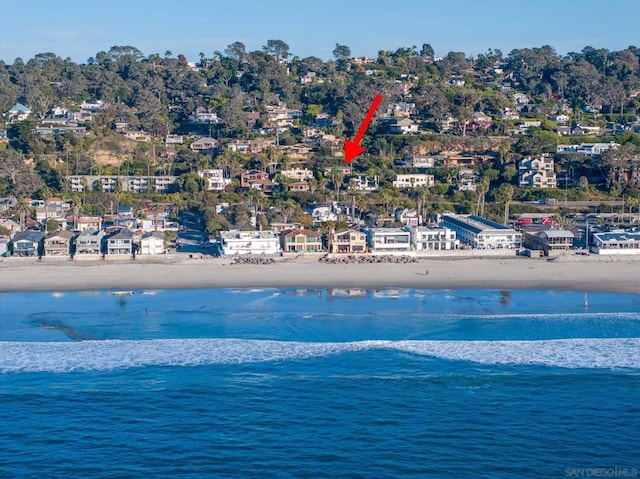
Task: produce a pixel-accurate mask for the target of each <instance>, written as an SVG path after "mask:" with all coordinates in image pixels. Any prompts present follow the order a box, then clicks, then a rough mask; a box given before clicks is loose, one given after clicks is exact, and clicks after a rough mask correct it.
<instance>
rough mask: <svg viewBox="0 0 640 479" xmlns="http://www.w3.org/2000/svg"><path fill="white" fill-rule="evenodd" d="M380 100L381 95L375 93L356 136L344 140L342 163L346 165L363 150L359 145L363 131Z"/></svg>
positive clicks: (365, 129)
mask: <svg viewBox="0 0 640 479" xmlns="http://www.w3.org/2000/svg"><path fill="white" fill-rule="evenodd" d="M381 101H382V95H380V94H378V95H376V97H375V98H374V99H373V103H372V104H371V106H370V107H369V111H368V112H367V115H366V116H365V117H364V121H363V122H362V125H360V129H358V133H357V134H356V137H355V138H354V139H353V141H351V140H346V139H345V140H344V163H345V164H346V165H348V164H349V163H350V162H351V160H353V159H354V158H355V157H356V156H358V155H359V154H360V153H363V152H364V147H363V146H360V141H361V140H362V137H363V136H364V132H365V131H367V127H368V126H369V123H371V119H372V118H373V115H374V114H375V112H376V109H377V108H378V105H379V104H380V102H381Z"/></svg>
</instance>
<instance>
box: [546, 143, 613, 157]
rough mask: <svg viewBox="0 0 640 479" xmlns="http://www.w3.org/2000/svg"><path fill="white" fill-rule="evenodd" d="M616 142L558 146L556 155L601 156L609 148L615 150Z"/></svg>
mask: <svg viewBox="0 0 640 479" xmlns="http://www.w3.org/2000/svg"><path fill="white" fill-rule="evenodd" d="M618 146H619V145H618V143H616V142H613V141H612V142H609V143H580V144H579V145H558V147H557V148H556V153H582V154H584V155H586V156H598V155H602V153H604V152H605V151H607V150H609V149H611V148H617V147H618Z"/></svg>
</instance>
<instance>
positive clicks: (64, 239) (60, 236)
mask: <svg viewBox="0 0 640 479" xmlns="http://www.w3.org/2000/svg"><path fill="white" fill-rule="evenodd" d="M72 239H73V233H72V232H71V231H64V230H63V231H56V232H55V233H51V234H50V235H48V236H47V237H46V238H45V240H44V255H45V256H69V255H71V240H72Z"/></svg>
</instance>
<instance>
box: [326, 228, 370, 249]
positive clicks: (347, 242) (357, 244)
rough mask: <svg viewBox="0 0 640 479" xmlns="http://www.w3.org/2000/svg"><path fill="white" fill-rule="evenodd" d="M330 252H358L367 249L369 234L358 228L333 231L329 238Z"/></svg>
mask: <svg viewBox="0 0 640 479" xmlns="http://www.w3.org/2000/svg"><path fill="white" fill-rule="evenodd" d="M328 247H329V252H330V253H349V254H354V253H356V254H358V253H365V252H366V251H367V235H366V234H365V233H363V232H362V231H357V230H350V229H348V230H342V231H337V232H335V233H331V234H330V235H329V238H328Z"/></svg>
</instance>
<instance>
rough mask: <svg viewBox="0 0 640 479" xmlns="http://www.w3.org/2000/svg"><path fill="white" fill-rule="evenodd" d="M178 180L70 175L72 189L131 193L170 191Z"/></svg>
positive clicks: (147, 177) (163, 177) (75, 190)
mask: <svg viewBox="0 0 640 479" xmlns="http://www.w3.org/2000/svg"><path fill="white" fill-rule="evenodd" d="M177 180H178V177H177V176H106V175H105V176H102V175H101V176H98V175H72V176H69V177H68V181H69V188H70V189H71V191H74V192H77V193H82V192H83V191H92V190H93V191H96V190H98V191H104V192H105V193H113V192H115V191H117V190H121V191H124V192H131V193H150V192H156V193H170V192H171V191H172V190H173V187H174V185H175V183H176V181H177Z"/></svg>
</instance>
